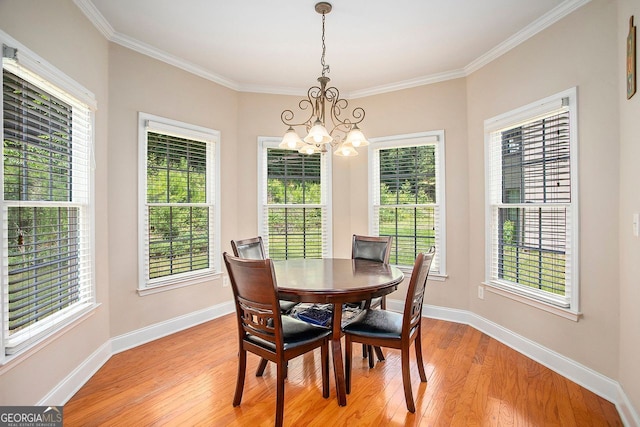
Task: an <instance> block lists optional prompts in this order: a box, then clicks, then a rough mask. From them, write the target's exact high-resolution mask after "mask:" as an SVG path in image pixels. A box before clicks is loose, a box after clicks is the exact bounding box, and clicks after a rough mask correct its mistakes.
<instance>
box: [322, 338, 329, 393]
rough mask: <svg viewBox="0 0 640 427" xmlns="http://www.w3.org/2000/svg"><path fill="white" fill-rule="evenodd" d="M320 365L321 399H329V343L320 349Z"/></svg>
mask: <svg viewBox="0 0 640 427" xmlns="http://www.w3.org/2000/svg"><path fill="white" fill-rule="evenodd" d="M320 363H321V364H322V397H324V398H325V399H326V398H328V397H329V342H326V343H324V344H323V345H322V347H320Z"/></svg>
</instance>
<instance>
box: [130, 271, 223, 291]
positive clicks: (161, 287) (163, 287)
mask: <svg viewBox="0 0 640 427" xmlns="http://www.w3.org/2000/svg"><path fill="white" fill-rule="evenodd" d="M220 277H222V273H212V274H205V275H200V276H193V277H190V278H188V279H182V280H175V279H173V280H171V281H166V282H164V283H155V284H152V285H149V286H147V287H144V288H138V295H140V296H141V297H143V296H147V295H153V294H157V293H160V292H166V291H171V290H173V289H179V288H184V287H185V286H192V285H199V284H201V283H205V282H209V281H211V280H216V279H219V278H220Z"/></svg>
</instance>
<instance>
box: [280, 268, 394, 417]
mask: <svg viewBox="0 0 640 427" xmlns="http://www.w3.org/2000/svg"><path fill="white" fill-rule="evenodd" d="M273 265H274V269H275V275H276V280H277V282H278V298H280V299H284V300H289V301H297V302H313V303H329V304H333V319H332V335H331V348H332V353H333V370H334V374H335V381H336V393H337V396H338V404H339V405H340V406H345V405H346V404H347V391H346V383H345V376H344V363H343V358H342V344H341V342H340V339H341V337H342V331H341V323H342V304H343V303H345V302H356V303H357V302H360V301H368V300H371V299H372V298H376V297H380V296H383V295H387V294H389V293H391V292H393V291H395V290H396V289H397V288H398V285H399V284H400V283H401V282H402V280H403V279H404V274H403V273H402V271H401V270H400V269H399V268H397V267H394V266H392V265H389V264H382V263H379V262H374V261H366V260H358V259H355V260H354V259H340V258H323V259H293V260H285V261H273Z"/></svg>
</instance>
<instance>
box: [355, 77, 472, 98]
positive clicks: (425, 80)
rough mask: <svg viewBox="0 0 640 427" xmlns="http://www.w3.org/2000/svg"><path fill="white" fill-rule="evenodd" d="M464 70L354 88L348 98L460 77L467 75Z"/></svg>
mask: <svg viewBox="0 0 640 427" xmlns="http://www.w3.org/2000/svg"><path fill="white" fill-rule="evenodd" d="M466 75H467V74H466V73H465V71H464V70H453V71H445V72H444V73H438V74H431V75H429V76H422V77H417V78H415V79H410V80H403V81H401V82H396V83H390V84H387V85H381V86H376V87H372V88H369V89H362V90H354V91H351V92H347V93H346V97H347V98H352V99H353V98H363V97H365V96H371V95H379V94H381V93H387V92H395V91H397V90H402V89H411V88H414V87H418V86H424V85H430V84H433V83H439V82H444V81H447V80H453V79H459V78H460V77H466Z"/></svg>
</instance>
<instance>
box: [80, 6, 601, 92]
mask: <svg viewBox="0 0 640 427" xmlns="http://www.w3.org/2000/svg"><path fill="white" fill-rule="evenodd" d="M590 1H591V0H566V1H564V2H562V3H561V4H560V5H558V6H557V7H555V8H554V9H552V10H550V11H549V12H547V13H546V14H544V15H543V16H541V17H540V18H538V19H536V20H535V21H534V22H532V23H531V24H530V25H528V26H526V27H525V28H523V29H522V30H520V31H518V32H517V33H516V34H514V35H513V36H511V37H509V38H508V39H506V40H505V41H503V42H502V43H500V44H498V45H497V46H495V47H494V48H492V49H491V50H489V51H488V52H486V53H485V54H483V55H481V56H479V57H478V58H476V59H475V60H473V61H471V62H470V63H469V64H467V65H466V66H465V67H464V68H462V69H457V70H452V71H446V72H442V73H438V74H432V75H428V76H422V77H417V78H414V79H410V80H404V81H401V82H396V83H390V84H386V85H381V86H375V87H372V88H368V89H361V90H355V91H351V92H345V93H344V97H345V98H347V99H354V98H362V97H365V96H372V95H379V94H382V93H387V92H394V91H398V90H402V89H411V88H414V87H418V86H424V85H429V84H434V83H439V82H443V81H447V80H453V79H458V78H461V77H467V76H469V75H470V74H472V73H473V72H475V71H477V70H479V69H480V68H482V67H484V66H485V65H487V64H488V63H490V62H491V61H493V60H495V59H497V58H499V57H500V56H502V55H504V54H505V53H507V52H509V51H510V50H511V49H513V48H515V47H516V46H518V45H520V44H521V43H524V42H525V41H527V40H528V39H530V38H531V37H533V36H534V35H536V34H538V33H539V32H541V31H543V30H544V29H546V28H548V27H549V26H551V25H553V24H554V23H556V22H558V21H559V20H560V19H562V18H564V17H565V16H567V15H569V14H570V13H572V12H573V11H575V10H576V9H579V8H580V7H582V6H584V5H585V4H587V3H589V2H590ZM73 2H74V3H75V4H76V6H78V8H79V9H80V10H81V11H82V12H83V13H84V14H85V16H86V17H87V18H88V19H89V21H91V23H92V24H93V25H94V26H95V27H96V28H97V29H98V31H100V33H101V34H102V35H103V36H104V37H105V38H106V39H107V40H109V41H111V42H113V43H117V44H119V45H121V46H124V47H126V48H128V49H131V50H134V51H136V52H139V53H141V54H143V55H147V56H150V57H152V58H154V59H157V60H159V61H162V62H165V63H167V64H169V65H173V66H175V67H178V68H180V69H182V70H184V71H187V72H189V73H191V74H194V75H196V76H199V77H202V78H204V79H207V80H210V81H212V82H214V83H218V84H220V85H222V86H224V87H227V88H229V89H233V90H236V91H238V92H253V93H265V94H272V95H296V96H303V95H304V94H306V93H307V89H301V88H293V87H277V86H265V85H251V84H242V83H239V82H236V81H234V80H231V79H228V78H226V77H223V76H221V75H219V74H216V73H213V72H211V71H209V70H207V69H205V68H203V67H201V66H199V65H196V64H193V63H191V62H188V61H185V60H184V59H183V58H179V57H177V56H175V55H171V54H168V53H167V52H164V51H162V50H161V49H158V48H155V47H153V46H150V45H147V44H145V43H142V42H140V41H138V40H136V39H134V38H131V37H128V36H125V35H123V34H120V33H118V32H116V31H115V30H114V29H113V27H112V26H111V25H110V24H109V22H107V20H106V19H105V18H104V16H102V14H101V13H100V11H98V9H96V7H95V6H94V5H93V3H92V2H91V1H90V0H73Z"/></svg>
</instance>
